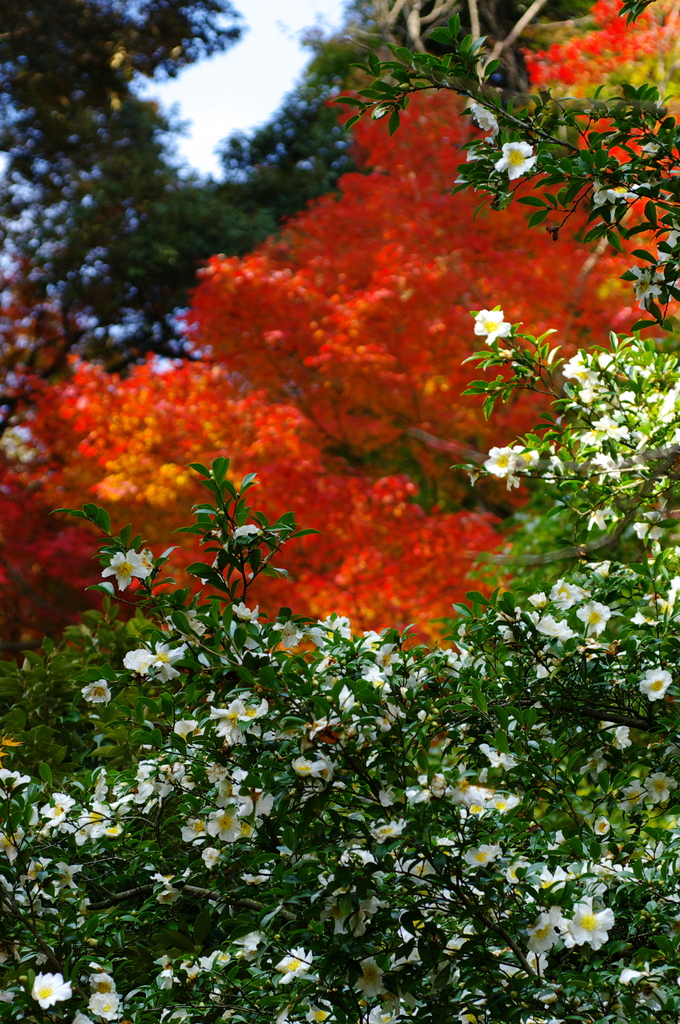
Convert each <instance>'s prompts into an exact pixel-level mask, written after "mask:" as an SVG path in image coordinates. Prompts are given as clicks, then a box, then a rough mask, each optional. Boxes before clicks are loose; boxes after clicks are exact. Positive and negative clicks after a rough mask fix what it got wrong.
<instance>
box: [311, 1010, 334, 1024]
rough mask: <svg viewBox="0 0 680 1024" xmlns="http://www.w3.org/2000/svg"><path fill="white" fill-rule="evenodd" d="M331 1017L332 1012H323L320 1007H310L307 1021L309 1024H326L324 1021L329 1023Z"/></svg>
mask: <svg viewBox="0 0 680 1024" xmlns="http://www.w3.org/2000/svg"><path fill="white" fill-rule="evenodd" d="M330 1015H331V1012H330V1010H322V1009H321V1007H319V1006H310V1008H309V1013H308V1014H307V1016H306V1017H305V1020H307V1021H309V1024H324V1021H327V1020H328V1018H329V1017H330Z"/></svg>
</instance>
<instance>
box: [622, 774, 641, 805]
mask: <svg viewBox="0 0 680 1024" xmlns="http://www.w3.org/2000/svg"><path fill="white" fill-rule="evenodd" d="M644 796H645V791H644V789H643V788H642V783H641V782H640V780H639V779H635V780H634V781H633V782H631V784H630V786H626V788H625V789H624V790H623V800H621V801H619V805H618V806H619V807H620V809H621V810H622V811H632V810H633V808H634V807H637V805H638V804H639V803H640V801H641V800H642V798H643V797H644Z"/></svg>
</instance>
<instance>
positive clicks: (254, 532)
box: [232, 523, 262, 541]
mask: <svg viewBox="0 0 680 1024" xmlns="http://www.w3.org/2000/svg"><path fill="white" fill-rule="evenodd" d="M257 536H262V530H261V529H260V527H259V526H255V523H246V525H245V526H237V527H236V529H235V530H234V532H233V534H232V537H233V538H234V540H245V541H248V540H250V538H251V537H257Z"/></svg>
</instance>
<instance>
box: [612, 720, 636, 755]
mask: <svg viewBox="0 0 680 1024" xmlns="http://www.w3.org/2000/svg"><path fill="white" fill-rule="evenodd" d="M632 742H633V741H632V740H631V739H630V728H629V727H628V726H627V725H619V726H618V728H617V729H616V731H615V733H614V740H613V743H614V746H615V747H616V749H617V750H625V749H626V747H630V746H631V745H632Z"/></svg>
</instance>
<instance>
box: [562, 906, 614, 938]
mask: <svg viewBox="0 0 680 1024" xmlns="http://www.w3.org/2000/svg"><path fill="white" fill-rule="evenodd" d="M614 920H615V918H614V911H613V910H610V909H609V908H605V909H604V910H599V911H596V910H593V900H592V897H591V896H588V897H586V899H584V900H582V901H581V902H580V903H577V904H576V906H575V907H574V916H573V917H572V919H571V920H570V921H567V928H568V933H567V934H566V935H565V937H564V944H565V946H568V947H571V946H583V945H585V944H586V943H588V945H589V946H590V948H591V949H600V947H601V946H604V944H605V942H606V941H607V939H608V938H609V932H610V931H611V929H612V928H613V927H614Z"/></svg>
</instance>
